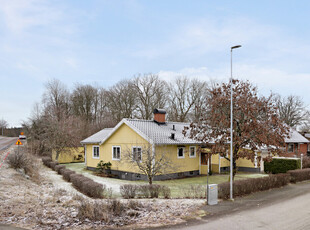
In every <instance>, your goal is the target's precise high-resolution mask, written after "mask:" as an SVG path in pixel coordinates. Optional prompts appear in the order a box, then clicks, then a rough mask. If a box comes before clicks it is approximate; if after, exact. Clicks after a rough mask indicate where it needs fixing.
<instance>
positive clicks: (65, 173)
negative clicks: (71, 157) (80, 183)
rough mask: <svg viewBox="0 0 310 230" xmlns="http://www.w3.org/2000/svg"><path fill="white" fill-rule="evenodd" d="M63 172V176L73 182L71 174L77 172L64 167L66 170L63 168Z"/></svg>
mask: <svg viewBox="0 0 310 230" xmlns="http://www.w3.org/2000/svg"><path fill="white" fill-rule="evenodd" d="M61 174H62V177H63V178H64V179H65V180H66V181H68V182H71V181H70V175H71V174H75V171H72V170H70V169H64V170H61Z"/></svg>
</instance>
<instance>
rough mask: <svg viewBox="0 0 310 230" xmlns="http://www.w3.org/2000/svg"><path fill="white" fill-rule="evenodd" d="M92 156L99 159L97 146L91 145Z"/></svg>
mask: <svg viewBox="0 0 310 230" xmlns="http://www.w3.org/2000/svg"><path fill="white" fill-rule="evenodd" d="M93 158H97V159H99V146H93Z"/></svg>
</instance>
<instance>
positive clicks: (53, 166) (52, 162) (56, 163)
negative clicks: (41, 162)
mask: <svg viewBox="0 0 310 230" xmlns="http://www.w3.org/2000/svg"><path fill="white" fill-rule="evenodd" d="M56 165H58V162H55V161H51V162H50V163H49V166H50V168H51V169H53V170H55V166H56Z"/></svg>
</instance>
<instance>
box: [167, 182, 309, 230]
mask: <svg viewBox="0 0 310 230" xmlns="http://www.w3.org/2000/svg"><path fill="white" fill-rule="evenodd" d="M204 210H205V211H206V212H208V215H207V216H205V217H203V218H202V219H201V220H191V221H188V222H187V223H185V224H180V225H177V226H172V227H166V228H161V229H170V230H171V229H180V230H187V229H191V230H201V229H208V230H212V229H233V230H235V229H238V230H243V229H244V230H245V229H247V230H248V229H251V230H252V229H254V230H255V229H270V230H271V229H272V230H277V229H281V230H285V229H290V230H291V229H294V230H295V229H310V181H306V182H302V183H298V184H293V185H288V186H285V187H283V188H280V189H273V190H269V191H264V192H259V193H255V194H252V195H249V196H246V197H243V198H237V199H236V200H235V201H234V202H231V201H224V202H220V203H219V204H218V205H217V206H205V207H204Z"/></svg>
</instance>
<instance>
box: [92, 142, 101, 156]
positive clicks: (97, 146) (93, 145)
mask: <svg viewBox="0 0 310 230" xmlns="http://www.w3.org/2000/svg"><path fill="white" fill-rule="evenodd" d="M92 147H93V148H92V150H93V151H92V157H93V159H99V158H100V146H99V145H93V146H92ZM95 147H98V149H99V151H98V157H95V156H94V148H95Z"/></svg>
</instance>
